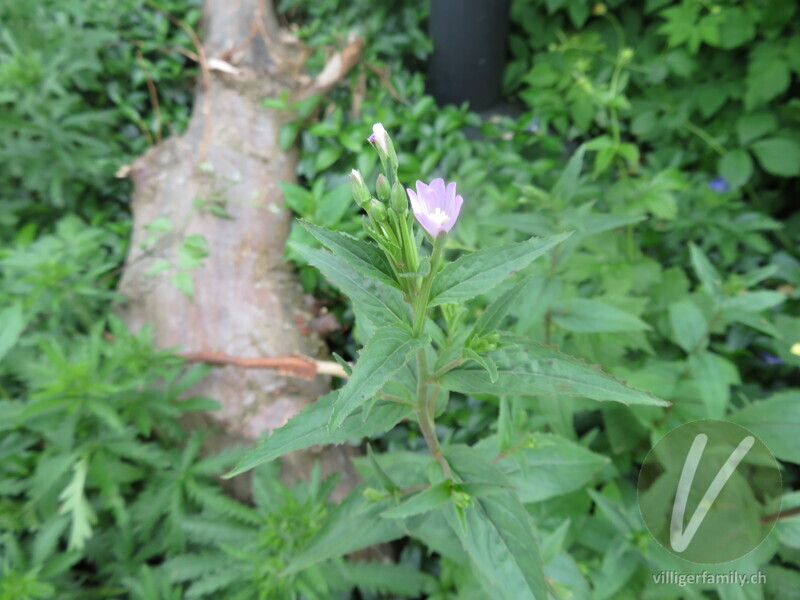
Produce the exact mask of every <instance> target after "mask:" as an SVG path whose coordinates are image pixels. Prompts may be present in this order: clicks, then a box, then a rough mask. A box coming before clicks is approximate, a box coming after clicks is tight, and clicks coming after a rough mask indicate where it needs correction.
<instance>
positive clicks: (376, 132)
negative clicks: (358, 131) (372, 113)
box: [367, 123, 389, 155]
mask: <svg viewBox="0 0 800 600" xmlns="http://www.w3.org/2000/svg"><path fill="white" fill-rule="evenodd" d="M387 137H388V134H387V133H386V129H384V128H383V124H382V123H375V125H373V126H372V135H371V136H369V137H368V138H367V140H368V141H369V143H370V144H377V145H378V146H380V148H381V150H383V153H384V155H386V154H388V153H389V146H388V144H387V143H386V138H387Z"/></svg>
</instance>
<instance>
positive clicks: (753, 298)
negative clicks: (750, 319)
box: [722, 290, 786, 312]
mask: <svg viewBox="0 0 800 600" xmlns="http://www.w3.org/2000/svg"><path fill="white" fill-rule="evenodd" d="M785 301H786V296H784V295H783V294H781V293H780V292H773V291H771V290H759V291H756V292H747V293H744V294H739V295H738V296H734V297H733V298H725V300H724V301H723V303H722V308H723V309H725V310H743V311H745V312H761V311H762V310H767V309H768V308H773V307H774V306H778V305H779V304H783V302H785Z"/></svg>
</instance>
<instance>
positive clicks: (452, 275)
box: [431, 232, 572, 306]
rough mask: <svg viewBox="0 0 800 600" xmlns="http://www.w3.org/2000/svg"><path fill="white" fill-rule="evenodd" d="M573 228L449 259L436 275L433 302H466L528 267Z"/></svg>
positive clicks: (433, 303)
mask: <svg viewBox="0 0 800 600" xmlns="http://www.w3.org/2000/svg"><path fill="white" fill-rule="evenodd" d="M570 235H572V232H566V233H559V234H556V235H551V236H549V237H545V238H531V239H529V240H528V241H526V242H521V243H517V244H508V245H505V246H500V247H498V248H488V249H486V250H478V251H477V252H472V253H470V254H465V255H463V256H461V257H460V258H458V259H457V260H455V261H453V262H451V263H448V264H447V265H446V266H445V267H444V268H443V269H442V270H441V272H440V273H439V274H438V275H437V276H436V280H435V281H434V283H433V290H432V292H431V305H432V306H435V305H438V304H448V303H451V302H452V303H456V302H463V301H464V300H469V299H470V298H474V297H475V296H478V295H479V294H482V293H484V292H486V291H488V290H490V289H492V288H493V287H494V286H496V285H497V284H499V283H500V282H502V281H503V280H505V279H507V278H508V277H510V276H511V275H513V274H514V273H515V272H517V271H519V270H520V269H524V268H525V267H527V266H528V265H529V264H530V263H531V262H532V261H533V260H534V259H536V258H538V257H539V256H541V255H542V254H544V253H545V252H547V251H548V250H550V249H551V248H553V247H554V246H555V245H556V244H559V243H561V242H563V241H564V240H565V239H567V238H568V237H569V236H570Z"/></svg>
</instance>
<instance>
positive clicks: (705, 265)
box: [689, 244, 722, 297]
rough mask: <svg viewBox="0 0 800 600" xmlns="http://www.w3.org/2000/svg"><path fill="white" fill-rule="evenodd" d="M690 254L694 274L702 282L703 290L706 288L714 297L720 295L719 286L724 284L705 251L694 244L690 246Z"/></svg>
mask: <svg viewBox="0 0 800 600" xmlns="http://www.w3.org/2000/svg"><path fill="white" fill-rule="evenodd" d="M689 254H690V257H691V261H692V267H693V268H694V272H695V273H696V274H697V278H698V279H699V280H700V283H701V284H702V285H703V288H705V290H706V291H707V292H708V293H709V294H710V295H711V296H712V297H713V296H717V295H718V294H719V286H720V285H721V284H722V279H721V278H720V276H719V273H717V270H716V269H715V268H714V266H713V265H712V264H711V262H710V261H709V260H708V258H707V257H706V255H705V254H704V253H703V251H702V250H700V248H698V247H697V246H695V245H694V244H689Z"/></svg>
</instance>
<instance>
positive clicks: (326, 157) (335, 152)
mask: <svg viewBox="0 0 800 600" xmlns="http://www.w3.org/2000/svg"><path fill="white" fill-rule="evenodd" d="M341 155H342V148H341V147H340V146H325V147H324V148H322V149H321V150H320V151H319V152H317V153H316V155H315V157H314V168H315V169H316V170H317V171H324V170H325V169H327V168H328V167H330V166H331V165H332V164H333V163H335V162H336V161H337V160H339V157H340V156H341Z"/></svg>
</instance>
